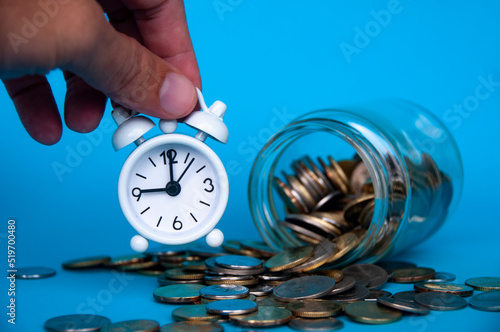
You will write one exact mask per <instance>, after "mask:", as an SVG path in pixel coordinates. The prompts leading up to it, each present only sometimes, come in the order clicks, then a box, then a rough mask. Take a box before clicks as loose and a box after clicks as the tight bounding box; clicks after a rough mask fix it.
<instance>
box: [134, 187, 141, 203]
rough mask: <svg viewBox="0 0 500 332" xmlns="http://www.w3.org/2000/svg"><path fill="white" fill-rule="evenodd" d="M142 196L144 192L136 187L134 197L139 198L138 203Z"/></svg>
mask: <svg viewBox="0 0 500 332" xmlns="http://www.w3.org/2000/svg"><path fill="white" fill-rule="evenodd" d="M141 194H142V192H141V189H140V188H137V187H135V188H134V189H132V196H134V197H137V201H138V202H139V200H140V199H141Z"/></svg>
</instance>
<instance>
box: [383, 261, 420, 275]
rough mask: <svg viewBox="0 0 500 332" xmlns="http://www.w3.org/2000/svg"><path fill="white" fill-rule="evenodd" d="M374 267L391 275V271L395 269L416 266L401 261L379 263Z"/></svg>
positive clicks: (415, 265)
mask: <svg viewBox="0 0 500 332" xmlns="http://www.w3.org/2000/svg"><path fill="white" fill-rule="evenodd" d="M376 265H378V266H380V267H381V268H383V269H385V270H386V271H387V273H392V270H395V269H404V268H411V267H417V264H415V263H410V262H402V261H381V262H377V263H376Z"/></svg>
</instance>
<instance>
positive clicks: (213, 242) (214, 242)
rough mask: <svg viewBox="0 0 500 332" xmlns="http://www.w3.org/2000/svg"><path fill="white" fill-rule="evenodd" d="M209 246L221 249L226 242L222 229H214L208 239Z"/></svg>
mask: <svg viewBox="0 0 500 332" xmlns="http://www.w3.org/2000/svg"><path fill="white" fill-rule="evenodd" d="M206 241H207V244H208V245H209V246H210V247H214V248H215V247H219V246H220V245H221V244H222V242H224V234H223V233H222V232H221V230H220V229H217V228H214V229H213V230H212V231H211V232H210V233H208V235H207V237H206Z"/></svg>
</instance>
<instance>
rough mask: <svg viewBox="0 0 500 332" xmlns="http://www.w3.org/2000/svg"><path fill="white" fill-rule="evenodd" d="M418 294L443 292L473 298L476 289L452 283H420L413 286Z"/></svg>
mask: <svg viewBox="0 0 500 332" xmlns="http://www.w3.org/2000/svg"><path fill="white" fill-rule="evenodd" d="M413 287H414V288H415V290H416V291H417V292H441V293H450V294H455V295H459V296H471V295H472V293H474V289H473V288H472V287H470V286H466V285H460V284H453V283H450V282H425V281H422V282H418V283H416V284H415V285H413Z"/></svg>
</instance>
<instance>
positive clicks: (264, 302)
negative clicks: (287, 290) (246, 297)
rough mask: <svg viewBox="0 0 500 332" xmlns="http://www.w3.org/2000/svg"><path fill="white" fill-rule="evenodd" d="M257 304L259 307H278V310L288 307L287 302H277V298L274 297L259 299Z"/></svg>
mask: <svg viewBox="0 0 500 332" xmlns="http://www.w3.org/2000/svg"><path fill="white" fill-rule="evenodd" d="M257 304H258V305H259V307H262V306H269V307H276V308H283V309H284V308H285V307H286V305H287V303H286V302H282V301H278V300H276V298H275V297H274V296H273V295H270V296H263V297H258V298H257Z"/></svg>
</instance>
